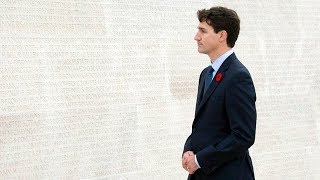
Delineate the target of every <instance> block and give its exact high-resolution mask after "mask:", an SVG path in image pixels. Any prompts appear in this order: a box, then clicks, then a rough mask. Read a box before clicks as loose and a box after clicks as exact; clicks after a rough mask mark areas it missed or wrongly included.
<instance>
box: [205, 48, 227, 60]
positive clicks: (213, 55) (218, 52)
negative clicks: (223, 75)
mask: <svg viewBox="0 0 320 180" xmlns="http://www.w3.org/2000/svg"><path fill="white" fill-rule="evenodd" d="M230 49H231V48H230V47H228V46H227V47H221V48H219V49H217V50H216V51H214V52H212V53H211V54H208V56H209V58H210V61H211V62H214V61H215V60H216V59H217V58H218V57H220V56H221V55H222V54H224V53H225V52H227V51H229V50H230Z"/></svg>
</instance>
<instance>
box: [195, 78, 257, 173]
mask: <svg viewBox="0 0 320 180" xmlns="http://www.w3.org/2000/svg"><path fill="white" fill-rule="evenodd" d="M235 77H237V78H234V80H233V81H232V82H231V84H230V86H229V87H228V88H227V90H226V97H225V105H226V113H227V117H228V121H229V125H230V130H231V132H230V134H229V135H228V136H227V137H226V138H225V139H223V140H222V141H221V142H220V143H218V144H212V145H209V146H207V147H206V148H204V149H203V150H201V151H199V152H198V153H197V160H198V162H199V164H200V166H201V169H202V170H203V171H204V172H205V173H208V174H209V173H211V172H212V171H214V170H215V169H216V168H218V167H219V166H221V165H223V164H224V163H227V162H228V161H231V160H233V159H236V158H237V157H238V156H240V155H243V154H244V153H245V152H247V150H248V149H249V147H251V146H252V144H253V143H254V140H255V131H256V117H257V115H256V108H255V101H256V94H255V89H254V85H253V82H252V79H251V76H250V74H249V73H248V72H242V73H238V74H237V76H235Z"/></svg>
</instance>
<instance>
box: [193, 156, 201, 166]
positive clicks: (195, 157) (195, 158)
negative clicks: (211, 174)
mask: <svg viewBox="0 0 320 180" xmlns="http://www.w3.org/2000/svg"><path fill="white" fill-rule="evenodd" d="M194 161H195V162H196V165H197V166H198V168H201V167H200V165H199V163H198V160H197V155H194Z"/></svg>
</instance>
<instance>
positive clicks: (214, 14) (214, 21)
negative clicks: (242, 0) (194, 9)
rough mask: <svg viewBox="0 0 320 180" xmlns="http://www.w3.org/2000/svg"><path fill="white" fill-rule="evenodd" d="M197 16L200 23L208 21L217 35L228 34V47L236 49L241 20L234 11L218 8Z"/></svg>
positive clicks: (201, 11)
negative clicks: (223, 31) (222, 32)
mask: <svg viewBox="0 0 320 180" xmlns="http://www.w3.org/2000/svg"><path fill="white" fill-rule="evenodd" d="M197 15H198V19H199V21H200V22H203V21H206V23H208V24H209V25H210V26H212V27H213V29H214V32H215V33H218V32H220V31H222V30H225V31H226V32H227V34H228V36H227V44H228V46H229V47H231V48H232V47H234V45H235V43H236V41H237V39H238V35H239V32H240V19H239V16H238V14H237V13H236V12H235V11H234V10H232V9H228V8H225V7H220V6H218V7H212V8H210V9H208V10H206V9H202V10H199V11H198V13H197Z"/></svg>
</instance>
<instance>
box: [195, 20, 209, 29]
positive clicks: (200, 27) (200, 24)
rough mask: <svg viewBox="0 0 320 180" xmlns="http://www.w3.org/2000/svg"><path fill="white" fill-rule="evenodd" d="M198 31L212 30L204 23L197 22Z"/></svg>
mask: <svg viewBox="0 0 320 180" xmlns="http://www.w3.org/2000/svg"><path fill="white" fill-rule="evenodd" d="M198 29H207V30H212V29H213V28H212V26H210V25H209V24H208V23H207V22H206V21H202V22H199V25H198Z"/></svg>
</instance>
